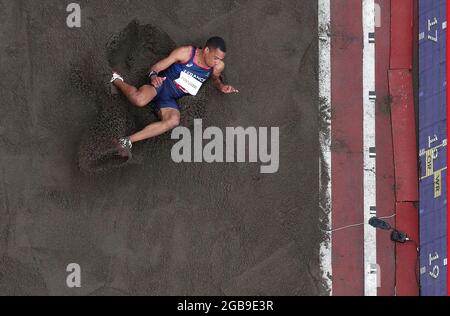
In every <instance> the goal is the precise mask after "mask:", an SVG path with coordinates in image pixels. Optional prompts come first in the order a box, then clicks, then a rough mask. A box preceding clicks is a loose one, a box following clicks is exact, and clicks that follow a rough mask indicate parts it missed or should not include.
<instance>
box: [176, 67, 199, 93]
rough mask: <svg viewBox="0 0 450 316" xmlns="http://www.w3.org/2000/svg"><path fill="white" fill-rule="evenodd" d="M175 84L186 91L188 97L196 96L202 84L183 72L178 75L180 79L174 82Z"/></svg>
mask: <svg viewBox="0 0 450 316" xmlns="http://www.w3.org/2000/svg"><path fill="white" fill-rule="evenodd" d="M175 83H177V84H178V85H179V86H180V87H182V88H183V89H184V90H186V91H187V92H188V93H189V94H190V95H197V93H198V91H199V90H200V88H201V87H202V83H201V82H200V81H198V80H197V79H195V78H194V77H191V76H189V75H188V74H187V73H185V72H182V73H181V74H180V78H179V79H177V80H175Z"/></svg>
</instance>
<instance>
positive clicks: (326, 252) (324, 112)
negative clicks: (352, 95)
mask: <svg viewBox="0 0 450 316" xmlns="http://www.w3.org/2000/svg"><path fill="white" fill-rule="evenodd" d="M330 11H331V8H330V0H319V11H318V12H319V17H318V18H319V100H320V102H319V106H320V108H319V111H320V112H319V113H320V115H321V120H322V122H321V126H322V128H321V129H320V135H319V139H320V146H321V152H322V156H323V160H322V159H320V160H319V171H320V172H319V184H320V187H319V189H320V192H321V197H322V198H321V200H320V202H319V203H320V205H319V206H320V208H321V210H322V211H323V212H324V213H323V215H322V216H323V217H322V218H321V221H322V224H323V225H322V227H323V228H326V230H327V231H329V232H328V233H327V234H326V238H325V240H324V241H323V242H322V244H321V247H320V268H321V271H322V277H323V280H324V282H325V285H326V287H327V289H328V290H329V294H330V295H332V294H333V287H332V285H333V284H332V262H331V258H332V257H331V254H332V252H331V250H332V249H331V246H332V239H331V235H332V234H331V227H332V222H331V220H332V217H331V211H332V205H331V12H330ZM323 174H325V177H324V178H325V179H326V181H325V182H324V181H322V180H323V178H322V175H323Z"/></svg>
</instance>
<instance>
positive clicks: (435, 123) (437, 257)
mask: <svg viewBox="0 0 450 316" xmlns="http://www.w3.org/2000/svg"><path fill="white" fill-rule="evenodd" d="M419 3H420V8H419V14H420V18H419V23H420V24H419V39H420V41H419V51H420V54H419V56H420V57H419V58H420V61H419V63H420V65H419V72H420V74H419V81H420V87H419V149H420V178H421V180H420V240H421V258H420V275H421V294H422V295H425V296H434V295H447V187H446V181H447V180H446V178H447V127H446V126H447V121H446V118H447V110H446V88H447V81H446V24H445V23H444V22H445V21H446V20H447V18H446V2H445V0H432V1H430V0H421V1H420V2H419Z"/></svg>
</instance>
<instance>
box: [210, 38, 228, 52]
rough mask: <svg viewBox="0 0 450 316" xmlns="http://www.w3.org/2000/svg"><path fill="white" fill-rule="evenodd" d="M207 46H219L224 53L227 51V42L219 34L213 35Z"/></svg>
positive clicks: (214, 47) (211, 47)
mask: <svg viewBox="0 0 450 316" xmlns="http://www.w3.org/2000/svg"><path fill="white" fill-rule="evenodd" d="M205 46H206V47H208V48H209V49H217V48H218V49H220V50H221V51H222V52H224V53H226V52H227V45H226V44H225V40H224V39H223V38H221V37H218V36H214V37H211V38H210V39H209V40H208V41H207V42H206V45H205Z"/></svg>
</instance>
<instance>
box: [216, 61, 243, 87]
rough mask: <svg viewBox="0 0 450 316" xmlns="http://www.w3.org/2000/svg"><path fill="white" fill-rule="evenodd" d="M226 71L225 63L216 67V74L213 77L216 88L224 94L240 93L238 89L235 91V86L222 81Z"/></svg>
mask: <svg viewBox="0 0 450 316" xmlns="http://www.w3.org/2000/svg"><path fill="white" fill-rule="evenodd" d="M224 70H225V63H223V62H220V63H219V64H218V65H217V66H216V67H214V72H213V75H212V80H213V83H214V86H215V87H216V88H217V89H218V90H219V91H220V92H222V93H225V94H229V93H239V91H238V90H237V89H235V88H234V87H233V86H230V85H226V84H224V83H223V81H222V78H221V76H222V72H223V71H224Z"/></svg>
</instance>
